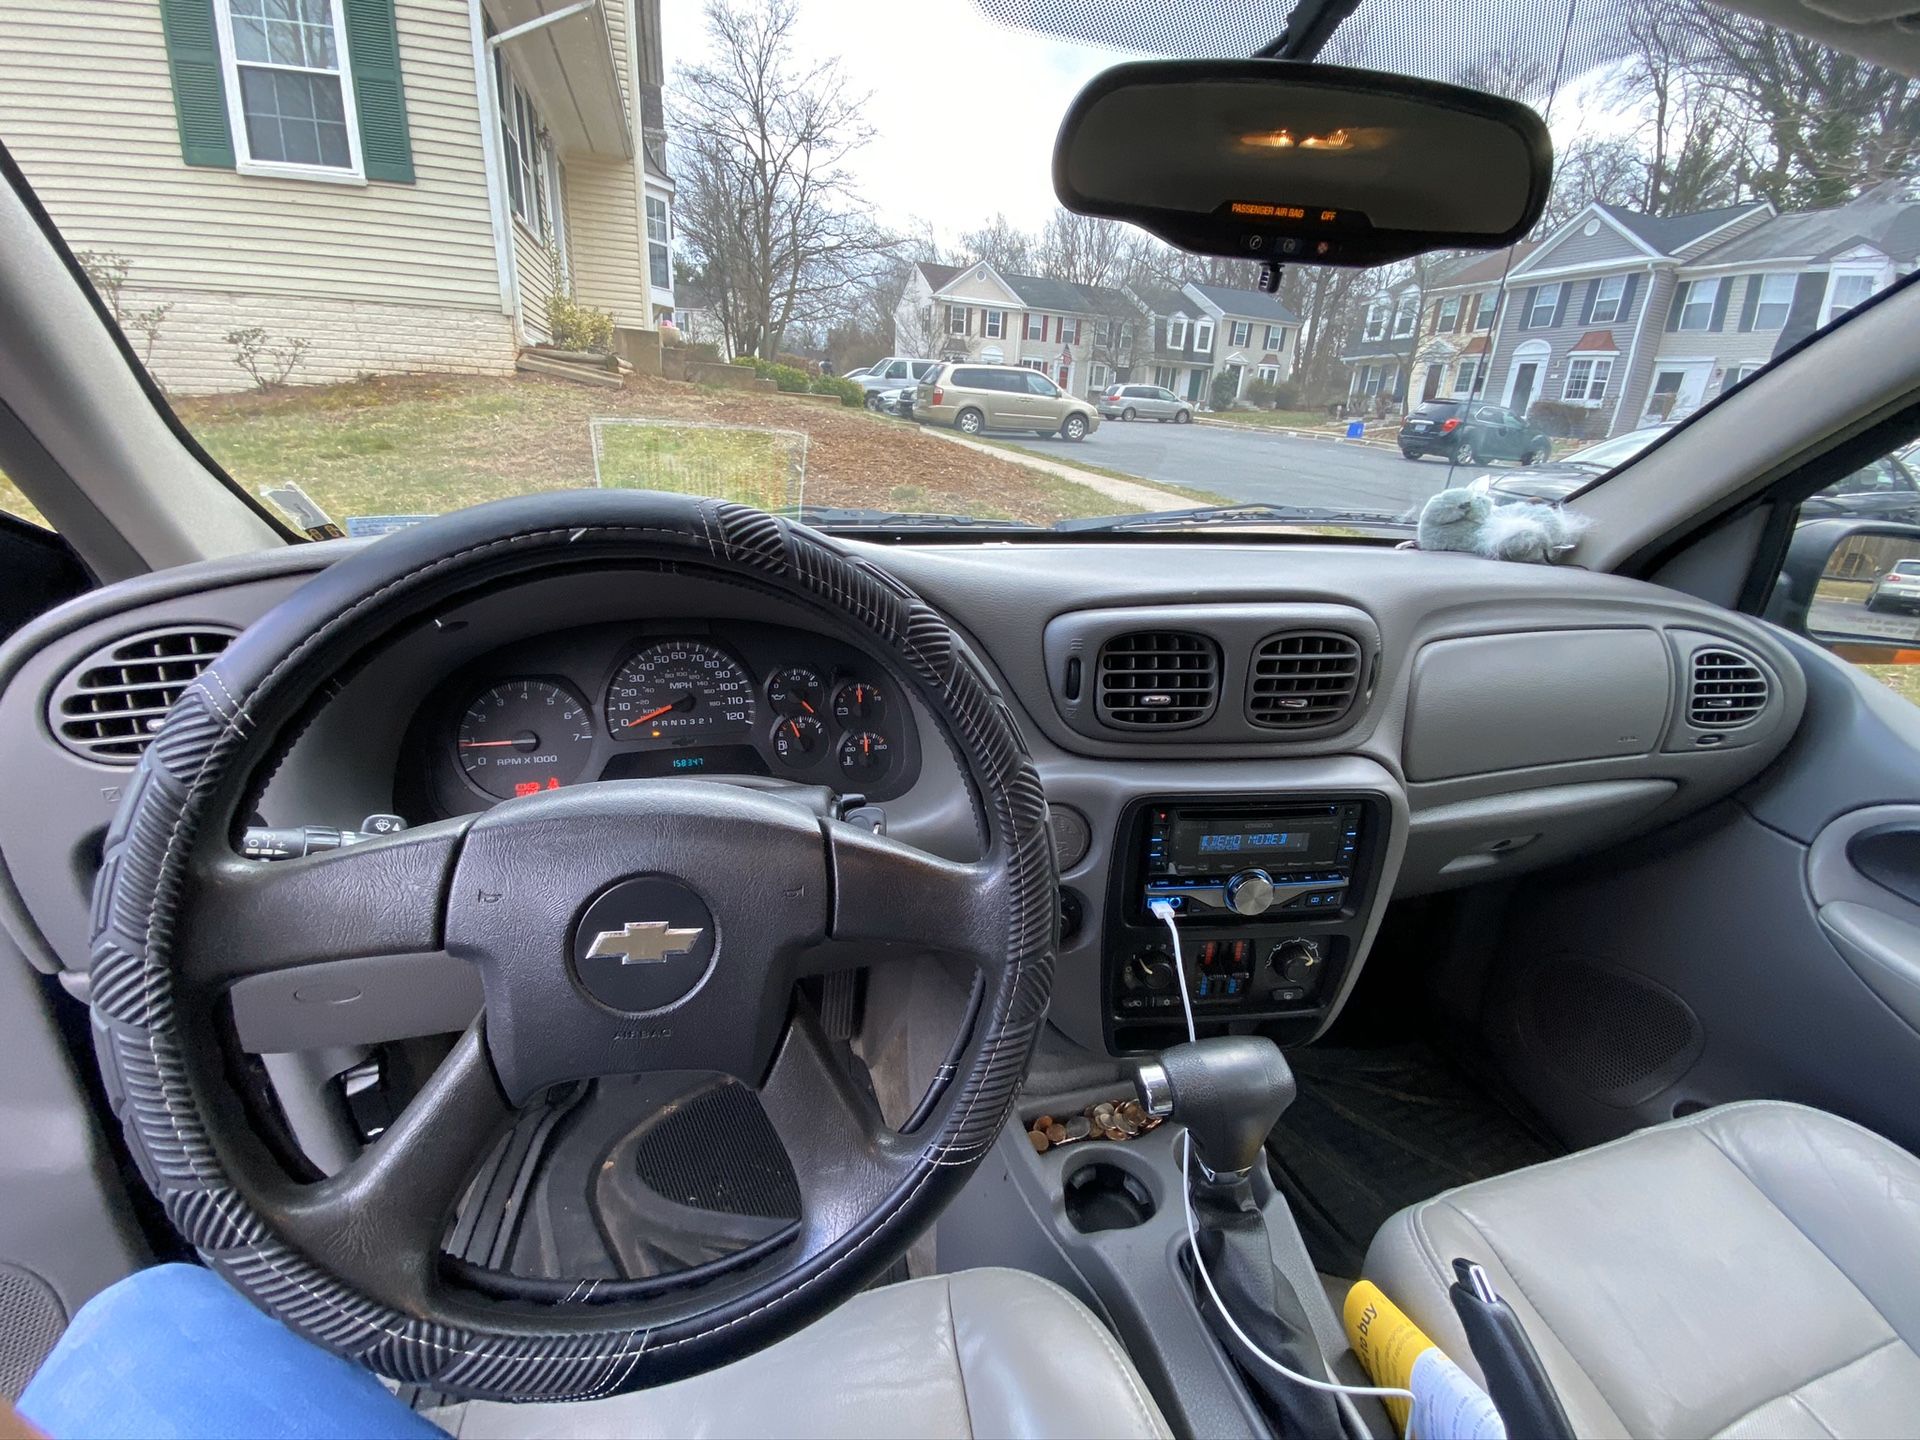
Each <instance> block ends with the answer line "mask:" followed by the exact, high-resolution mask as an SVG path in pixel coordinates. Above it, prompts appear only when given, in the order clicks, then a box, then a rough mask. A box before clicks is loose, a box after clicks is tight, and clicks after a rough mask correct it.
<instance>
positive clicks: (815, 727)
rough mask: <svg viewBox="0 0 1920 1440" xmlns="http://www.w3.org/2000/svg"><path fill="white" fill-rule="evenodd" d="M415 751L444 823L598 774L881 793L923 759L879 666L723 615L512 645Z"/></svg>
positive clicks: (415, 734)
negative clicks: (777, 782)
mask: <svg viewBox="0 0 1920 1440" xmlns="http://www.w3.org/2000/svg"><path fill="white" fill-rule="evenodd" d="M406 754H407V758H406V760H405V761H404V762H403V772H402V775H401V777H400V781H401V784H400V787H399V789H400V791H401V792H402V793H411V794H413V795H414V797H415V798H416V799H418V800H422V801H424V802H425V808H427V809H428V810H430V811H432V812H434V813H438V814H443V815H457V814H464V813H471V812H473V811H477V810H484V809H486V808H487V807H489V806H491V805H494V804H497V803H498V802H500V801H502V800H510V799H513V798H514V797H515V796H519V795H528V794H532V793H534V792H536V791H540V790H558V789H561V788H562V787H564V786H568V785H578V784H584V783H588V782H591V781H596V780H627V779H642V778H654V777H662V776H699V775H715V774H718V775H772V776H780V777H784V778H787V779H792V780H799V781H803V782H805V783H808V784H814V785H825V786H828V787H830V788H832V789H834V790H836V791H839V792H840V793H842V794H859V795H863V796H865V797H867V798H868V799H870V800H886V799H890V798H892V797H894V796H896V795H899V794H901V793H902V792H904V791H905V790H906V789H907V788H908V786H909V785H911V784H912V782H913V778H914V775H915V774H916V773H917V769H918V763H919V746H918V733H917V729H916V727H915V725H914V722H913V716H912V711H911V708H910V707H909V706H908V705H907V704H906V702H905V697H904V696H903V695H900V694H899V693H898V692H897V687H896V685H895V683H894V680H893V677H892V676H891V675H890V674H888V673H887V672H886V671H885V670H884V669H883V668H882V667H881V666H879V665H878V664H877V663H875V662H874V661H873V660H872V659H871V658H870V657H867V656H865V655H863V654H861V653H860V652H859V651H857V650H856V649H854V648H853V647H852V646H850V645H846V644H843V643H842V642H840V641H837V640H834V639H831V638H829V637H826V636H823V635H816V634H812V633H809V632H806V631H801V630H793V629H788V628H785V627H781V626H771V625H758V624H745V623H738V624H736V623H730V622H719V621H716V622H713V623H711V624H709V625H705V626H697V625H693V624H690V623H689V622H686V621H675V622H672V625H671V628H670V629H669V628H663V629H662V630H661V632H660V633H657V634H656V633H651V632H650V631H649V630H648V629H647V628H646V627H644V626H643V627H634V626H631V625H627V626H617V627H616V626H596V627H592V628H589V629H583V630H578V631H571V632H568V633H566V634H563V635H557V636H547V637H542V638H540V639H538V640H530V641H523V642H519V643H516V644H514V645H510V646H506V647H503V648H502V649H500V650H496V651H494V652H492V653H491V654H489V655H486V656H484V657H482V658H481V659H480V660H479V661H477V662H476V663H474V664H472V665H468V666H466V667H464V668H463V669H462V670H461V671H460V672H459V673H458V674H456V675H454V676H452V677H450V678H449V679H448V680H447V681H446V682H445V683H443V684H442V685H440V686H439V687H438V688H437V689H436V691H435V693H434V695H433V696H432V697H431V698H430V699H429V700H428V702H427V704H426V705H425V706H424V707H423V709H422V711H421V714H420V716H419V718H417V719H416V720H415V722H414V725H413V727H412V729H411V731H410V735H409V741H408V744H407V746H406ZM422 788H424V791H425V794H424V795H422V794H419V793H418V792H419V791H420V790H421V789H422Z"/></svg>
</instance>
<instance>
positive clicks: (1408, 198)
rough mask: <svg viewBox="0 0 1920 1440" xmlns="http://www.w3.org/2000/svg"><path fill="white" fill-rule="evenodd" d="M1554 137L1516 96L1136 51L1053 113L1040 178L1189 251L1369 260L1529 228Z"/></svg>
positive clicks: (1466, 245) (1496, 239) (1313, 68)
mask: <svg viewBox="0 0 1920 1440" xmlns="http://www.w3.org/2000/svg"><path fill="white" fill-rule="evenodd" d="M1552 179H1553V145H1552V142H1551V140H1550V139H1549V138H1548V135H1547V127H1546V125H1545V124H1544V123H1542V121H1541V119H1540V117H1539V116H1538V115H1536V114H1535V113H1534V112H1533V111H1532V110H1529V109H1528V108H1527V107H1526V106H1525V105H1521V104H1519V103H1517V102H1515V101H1512V100H1507V99H1504V98H1502V97H1500V96H1497V95H1489V94H1486V93H1484V92H1481V91H1477V90H1467V89H1463V88H1461V87H1460V86H1457V85H1442V84H1438V83H1436V82H1434V81H1431V80H1420V79H1416V78H1414V77H1412V76H1408V75H1392V74H1385V73H1380V72H1375V71H1370V70H1349V69H1344V68H1342V67H1339V66H1333V65H1308V64H1299V63H1296V62H1293V61H1286V60H1143V61H1137V62H1134V63H1131V64H1126V65H1116V66H1114V67H1113V68H1112V69H1111V70H1107V71H1104V72H1103V73H1101V74H1100V75H1097V76H1095V77H1094V79H1093V80H1092V82H1091V83H1089V84H1088V86H1087V88H1086V89H1084V90H1082V91H1081V92H1080V94H1079V95H1078V96H1077V97H1076V98H1075V100H1074V102H1073V104H1072V105H1071V106H1070V107H1069V108H1068V110H1067V115H1066V118H1065V119H1064V120H1063V121H1062V122H1061V125H1060V138H1059V140H1058V141H1057V142H1056V143H1055V145H1054V151H1053V188H1054V190H1055V192H1056V193H1057V194H1058V195H1059V197H1060V203H1061V204H1063V205H1065V206H1066V207H1067V208H1068V209H1069V210H1073V211H1077V212H1078V213H1080V214H1082V215H1098V216H1103V217H1106V218H1109V219H1114V220H1127V221H1131V222H1132V223H1133V224H1136V225H1138V226H1140V227H1141V228H1142V229H1145V230H1150V231H1152V232H1153V233H1154V234H1155V235H1158V236H1159V237H1160V238H1161V239H1163V240H1165V241H1167V242H1168V243H1169V244H1173V245H1177V246H1179V247H1181V248H1182V249H1185V250H1191V251H1194V252H1196V253H1198V254H1204V255H1226V256H1234V257H1238V258H1240V259H1251V260H1275V261H1287V262H1295V263H1305V264H1310V265H1342V266H1361V265H1380V264H1384V263H1386V262H1388V261H1392V260H1403V259H1406V258H1407V257H1408V256H1410V255H1418V254H1421V253H1423V252H1425V251H1428V250H1460V249H1468V250H1475V249H1487V250H1491V249H1495V248H1497V247H1499V246H1501V245H1506V244H1510V243H1512V242H1513V241H1515V240H1518V239H1519V238H1520V237H1521V236H1523V235H1525V234H1526V233H1527V232H1528V231H1529V230H1531V229H1532V228H1533V225H1534V222H1535V221H1536V220H1538V219H1539V218H1540V212H1541V210H1542V209H1543V208H1544V207H1545V205H1546V203H1547V190H1548V186H1549V185H1550V183H1551V181H1552Z"/></svg>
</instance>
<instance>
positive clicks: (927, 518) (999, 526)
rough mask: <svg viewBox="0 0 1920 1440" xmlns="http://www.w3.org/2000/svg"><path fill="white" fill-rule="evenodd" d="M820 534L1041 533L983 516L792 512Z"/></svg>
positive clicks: (1029, 525)
mask: <svg viewBox="0 0 1920 1440" xmlns="http://www.w3.org/2000/svg"><path fill="white" fill-rule="evenodd" d="M789 513H791V514H792V516H793V518H794V519H796V520H798V521H800V522H801V523H802V524H803V525H811V526H813V527H814V528H815V529H816V530H1038V529H1039V528H1040V527H1039V526H1038V525H1035V524H1034V523H1033V522H1032V521H1031V520H994V519H990V518H988V517H986V516H981V515H943V514H940V513H937V512H933V511H924V510H863V509H860V508H858V507H840V506H815V505H802V506H801V507H800V508H799V509H798V510H794V511H791V512H789Z"/></svg>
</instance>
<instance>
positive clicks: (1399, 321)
mask: <svg viewBox="0 0 1920 1440" xmlns="http://www.w3.org/2000/svg"><path fill="white" fill-rule="evenodd" d="M1419 318H1420V297H1419V296H1418V295H1402V296H1401V297H1400V303H1399V304H1398V305H1396V306H1395V307H1394V310H1393V338H1394V339H1396V340H1404V339H1406V338H1407V336H1409V335H1411V334H1413V327H1414V323H1415V322H1416V321H1417V320H1419Z"/></svg>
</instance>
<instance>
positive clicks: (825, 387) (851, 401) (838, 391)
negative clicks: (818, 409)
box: [809, 375, 867, 410]
mask: <svg viewBox="0 0 1920 1440" xmlns="http://www.w3.org/2000/svg"><path fill="white" fill-rule="evenodd" d="M809 388H810V389H811V390H812V391H813V393H814V394H815V395H838V396H839V397H840V403H841V404H842V405H851V406H853V407H854V408H855V409H856V410H857V409H859V408H860V406H862V405H864V404H866V403H867V392H866V391H864V390H862V389H861V388H860V383H859V381H857V380H843V379H841V378H840V376H838V375H819V376H816V377H815V378H814V382H813V384H812V386H811V387H809Z"/></svg>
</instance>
